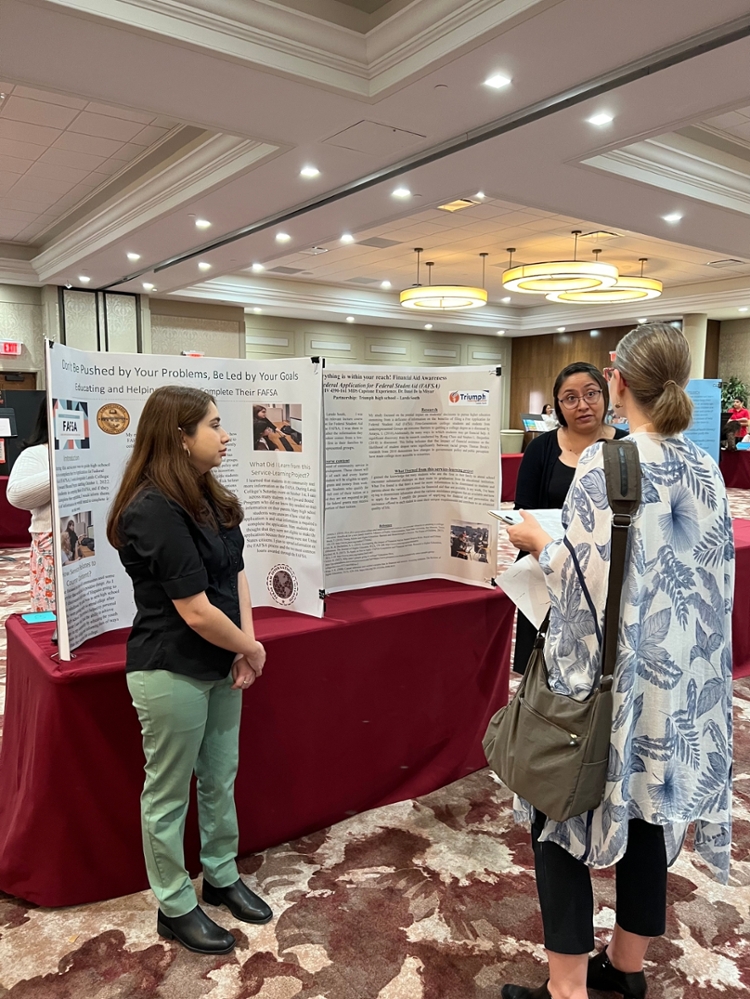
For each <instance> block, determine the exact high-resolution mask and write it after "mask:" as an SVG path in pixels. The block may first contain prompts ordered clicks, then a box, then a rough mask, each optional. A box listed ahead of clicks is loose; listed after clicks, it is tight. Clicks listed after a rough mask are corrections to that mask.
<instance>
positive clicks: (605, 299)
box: [547, 250, 664, 305]
mask: <svg viewBox="0 0 750 999" xmlns="http://www.w3.org/2000/svg"><path fill="white" fill-rule="evenodd" d="M600 252H601V250H594V253H595V254H597V259H598V254H599V253H600ZM647 262H648V257H641V258H640V259H639V263H640V265H641V273H640V276H639V277H618V279H617V281H616V282H615V284H614V285H613V286H612V287H611V288H594V289H589V290H587V291H558V292H552V293H550V294H549V295H547V301H549V302H572V303H574V304H578V305H607V304H609V303H613V302H614V303H617V302H645V301H646V300H647V299H650V298H658V297H659V296H660V295H661V293H662V291H663V290H664V285H663V284H662V283H661V281H657V279H656V278H647V277H644V276H643V265H644V264H645V263H647Z"/></svg>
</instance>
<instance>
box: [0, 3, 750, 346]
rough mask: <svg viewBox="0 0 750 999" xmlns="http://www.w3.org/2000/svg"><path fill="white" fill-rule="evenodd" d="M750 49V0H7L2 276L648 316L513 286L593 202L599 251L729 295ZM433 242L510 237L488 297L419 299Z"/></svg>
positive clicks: (702, 301)
mask: <svg viewBox="0 0 750 999" xmlns="http://www.w3.org/2000/svg"><path fill="white" fill-rule="evenodd" d="M81 15H83V16H81ZM352 18H354V20H352ZM355 22H356V23H355ZM134 27H135V28H137V30H135V31H134V30H132V29H133V28H134ZM562 39H564V45H562V44H561V40H562ZM613 40H614V41H613ZM60 52H65V55H66V57H65V59H60V58H59V54H60ZM749 60H750V13H749V12H748V9H747V3H746V0H723V2H722V4H713V5H707V4H705V3H704V2H702V0H660V2H659V3H658V4H657V5H654V4H653V0H629V2H628V3H627V4H622V3H621V0H598V2H597V4H596V5H592V4H591V2H590V0H498V2H496V3H493V4H484V5H482V7H481V10H478V9H477V5H476V3H475V2H471V0H412V2H410V3H406V2H403V3H402V2H400V0H389V2H387V3H381V2H379V0H351V2H348V3H345V2H342V0H310V2H309V3H307V2H302V0H285V2H282V0H274V2H272V3H268V2H266V0H247V2H246V3H244V4H243V5H242V8H241V10H240V9H239V8H237V5H235V4H232V3H231V2H230V0H201V2H200V3H198V2H197V0H196V2H195V3H192V4H191V3H184V4H182V5H181V6H180V7H179V8H177V7H176V6H175V5H173V4H171V3H169V2H167V0H142V2H140V3H139V5H138V8H137V11H136V9H135V8H134V7H133V6H132V5H131V4H130V3H128V2H127V0H111V2H110V3H109V4H108V6H107V9H106V12H104V10H103V9H102V8H101V7H100V5H97V4H96V3H95V2H94V0H46V2H45V3H43V4H39V3H36V2H33V0H5V2H4V14H3V32H2V35H0V65H2V67H3V70H2V72H3V74H4V76H5V77H6V80H7V82H2V83H0V92H1V93H3V94H4V95H5V96H4V97H2V98H0V166H2V167H3V170H2V172H1V173H0V280H2V281H14V282H17V283H26V284H64V283H67V282H71V283H74V284H77V283H81V279H82V278H88V279H89V283H88V287H99V288H104V287H111V288H114V289H121V290H127V291H136V292H143V291H146V292H150V293H154V294H158V295H159V296H166V295H173V296H176V297H179V298H184V299H198V300H203V301H212V302H228V303H230V302H231V303H232V304H238V303H240V304H243V305H245V307H246V308H248V309H249V310H253V309H262V310H263V312H264V314H268V313H270V314H277V315H293V316H300V317H309V318H326V319H337V320H338V321H342V320H344V319H346V317H347V316H350V315H353V316H354V317H355V318H356V319H357V321H358V322H365V323H366V322H372V323H379V324H383V323H386V324H398V325H401V326H404V327H409V326H413V327H414V328H422V327H423V326H424V324H425V320H426V319H427V320H431V322H432V324H433V325H434V327H435V328H436V329H445V330H461V329H467V328H471V329H473V330H475V331H483V330H484V331H485V332H487V333H488V334H492V335H494V334H495V333H496V331H497V329H498V328H502V329H505V330H506V331H507V333H508V335H514V334H520V333H523V334H527V333H536V332H548V331H549V330H550V329H556V328H557V327H558V326H559V325H563V324H564V325H566V326H567V328H568V329H571V328H575V327H576V325H578V326H581V325H591V324H595V325H597V326H601V325H606V324H608V323H611V324H614V323H618V324H619V323H620V322H623V321H630V320H631V319H632V318H634V317H633V315H632V312H633V306H632V305H631V306H622V305H612V306H606V307H604V306H596V307H592V306H578V305H563V304H556V303H549V302H546V301H545V300H544V298H536V297H531V296H522V295H517V294H516V295H511V296H508V294H507V292H506V291H505V290H504V289H503V287H502V281H501V277H502V271H503V269H504V268H505V267H506V266H507V261H508V254H507V252H506V251H507V248H508V247H510V246H513V247H515V255H514V262H518V263H523V262H527V263H528V262H534V261H543V260H551V259H552V260H554V259H569V258H570V253H571V247H572V244H571V236H570V232H571V230H573V229H581V230H582V232H583V234H584V235H583V236H582V238H581V240H580V241H579V259H581V258H588V259H592V254H593V251H594V250H595V249H600V250H601V251H602V252H601V255H600V257H599V259H600V261H602V262H605V263H611V264H613V265H615V266H616V267H617V268H618V270H619V272H620V274H621V275H628V274H629V275H635V274H638V273H639V269H640V265H639V259H641V258H644V257H645V258H647V263H646V264H645V270H644V274H645V275H646V276H648V277H652V278H656V279H658V280H660V281H662V282H663V283H664V287H665V291H664V294H663V295H662V297H661V298H659V299H656V300H654V302H652V303H649V311H650V313H651V314H652V315H661V316H664V317H665V318H673V317H675V316H679V315H682V314H683V313H686V312H707V313H708V314H709V315H711V316H713V317H715V318H729V317H730V316H735V315H736V313H737V309H738V308H740V307H743V302H744V301H748V302H749V303H750V227H748V225H747V215H748V214H749V213H750V83H748V82H747V81H746V73H745V71H744V70H745V67H746V66H747V64H748V61H749ZM457 200H465V201H466V202H467V204H466V205H465V206H463V207H460V208H458V210H455V211H446V210H443V209H441V208H440V207H439V206H441V205H446V204H448V203H450V202H455V201H457ZM588 233H596V235H592V236H587V235H586V234H588ZM345 236H349V237H350V238H349V239H348V240H347V239H345V238H344V239H342V237H345ZM284 237H286V238H284ZM416 246H420V247H422V248H423V249H424V253H423V255H422V260H423V261H431V262H433V263H434V267H433V268H432V280H433V283H435V284H438V283H440V284H451V285H453V284H467V285H473V286H476V285H477V284H479V283H480V278H481V273H482V270H481V260H480V257H479V254H480V253H488V254H489V257H488V258H487V267H486V288H487V291H488V295H489V303H488V305H487V306H486V307H485V308H481V309H476V310H472V312H471V315H464V316H458V315H451V316H447V315H439V316H436V317H435V318H434V319H432V317H430V316H427V317H425V316H421V315H418V316H416V317H412V316H407V315H405V314H404V310H402V309H400V307H399V305H398V292H399V291H400V290H401V289H403V288H406V287H409V286H410V285H411V284H413V283H414V281H415V273H414V268H415V260H414V247H416ZM253 264H255V267H253V266H252V265H253ZM421 280H422V282H423V283H424V282H425V281H426V274H425V272H424V271H423V273H422V275H421ZM386 282H390V286H388V285H387V284H386ZM509 297H510V301H508V298H509Z"/></svg>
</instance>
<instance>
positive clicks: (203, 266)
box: [198, 260, 211, 271]
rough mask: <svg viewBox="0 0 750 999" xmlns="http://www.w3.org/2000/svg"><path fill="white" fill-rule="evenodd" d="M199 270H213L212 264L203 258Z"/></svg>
mask: <svg viewBox="0 0 750 999" xmlns="http://www.w3.org/2000/svg"><path fill="white" fill-rule="evenodd" d="M198 270H201V271H210V270H211V264H209V263H207V262H206V261H205V260H201V262H200V263H199V264H198Z"/></svg>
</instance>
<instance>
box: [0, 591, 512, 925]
mask: <svg viewBox="0 0 750 999" xmlns="http://www.w3.org/2000/svg"><path fill="white" fill-rule="evenodd" d="M327 611H328V613H327V616H326V618H325V619H324V620H322V621H321V620H318V619H316V618H311V617H305V616H303V615H299V614H290V613H285V612H283V611H279V610H273V609H266V608H261V609H259V610H257V611H256V620H257V633H258V637H259V639H260V640H261V641H262V642H263V643H264V644H265V646H266V649H267V651H268V662H267V666H266V669H265V671H264V673H263V678H262V680H261V681H260V682H258V683H257V684H255V685H254V686H253V687H252V688H251V689H250V690H248V691H247V693H245V694H238V696H242V697H243V698H244V703H243V716H242V729H241V737H240V738H241V755H240V770H239V775H238V778H237V785H236V797H237V805H238V813H239V821H240V852H241V853H242V854H245V853H249V852H252V851H255V850H260V849H262V848H264V847H267V846H269V845H272V844H276V843H281V842H284V841H286V840H289V839H292V838H294V837H297V836H301V835H303V834H306V833H309V832H312V831H313V830H316V829H320V828H322V827H324V826H327V825H329V824H331V823H333V822H336V821H339V820H340V819H343V818H345V817H346V816H349V815H354V814H356V813H358V812H361V811H364V810H366V809H369V808H374V807H376V806H378V805H383V804H387V803H389V802H393V801H399V800H402V799H405V798H410V797H414V796H417V795H420V794H425V793H427V792H428V791H431V790H434V789H435V788H437V787H440V786H442V785H444V784H447V783H449V782H450V781H453V780H456V779H457V778H459V777H462V776H463V775H465V774H467V773H469V772H471V771H474V770H476V769H478V768H479V767H482V766H484V765H485V761H484V755H483V753H482V748H481V742H480V740H481V736H482V734H483V733H484V730H485V727H486V723H487V721H488V719H489V717H490V715H491V714H492V713H493V712H494V711H496V710H497V708H498V707H500V706H501V705H502V704H504V703H506V701H507V696H508V676H509V660H510V637H511V625H512V618H513V606H512V604H511V602H510V601H509V600H508V598H507V597H506V596H505V595H504V594H503V593H502V592H501V591H500V590H486V589H480V588H477V587H473V586H463V585H461V584H458V583H450V582H446V581H444V580H431V581H428V582H420V583H416V584H408V583H407V584H399V585H396V586H388V587H378V588H376V589H366V590H358V591H353V592H349V593H339V594H335V595H332V596H331V597H329V598H328V601H327ZM7 630H8V676H7V694H6V705H5V728H4V733H3V743H2V752H1V753H0V889H1V890H3V891H6V892H9V893H10V894H13V895H18V896H20V897H22V898H25V899H28V900H30V901H32V902H37V903H39V904H41V905H51V906H58V905H72V904H76V903H80V902H91V901H95V900H97V899H104V898H111V897H114V896H117V895H124V894H127V893H130V892H134V891H138V890H140V889H142V888H145V887H146V886H147V882H146V874H145V868H144V864H143V857H142V854H141V835H140V821H139V803H138V799H139V795H140V791H141V787H142V784H143V755H142V750H141V740H140V732H139V726H138V722H137V718H136V714H135V711H134V709H133V707H132V704H131V703H130V698H129V695H128V691H127V687H126V684H125V673H124V669H123V665H124V654H125V647H124V642H125V638H126V635H127V632H126V631H119V632H111V633H110V634H108V635H102V636H100V637H99V638H97V639H94V640H92V641H90V642H87V643H86V645H85V646H84V647H82V648H81V649H78V650H77V652H76V659H75V660H73V661H72V662H70V663H58V662H57V661H56V660H52V659H50V656H51V655H52V654H53V653H54V651H55V649H54V646H52V645H51V644H50V641H49V640H50V636H51V632H52V626H50V625H27V624H25V623H24V622H23V621H22V620H21V618H20V617H17V616H13V617H11V618H10V619H9V620H8V624H7ZM186 854H187V857H188V863H189V867H190V870H191V871H192V872H196V873H197V870H198V845H197V825H196V818H195V814H194V811H192V812H191V814H190V815H189V816H188V832H187V835H186Z"/></svg>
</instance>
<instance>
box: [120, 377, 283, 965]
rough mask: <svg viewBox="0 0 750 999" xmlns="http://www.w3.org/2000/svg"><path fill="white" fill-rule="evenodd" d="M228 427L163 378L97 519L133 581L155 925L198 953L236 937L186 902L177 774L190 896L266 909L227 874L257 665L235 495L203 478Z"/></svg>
mask: <svg viewBox="0 0 750 999" xmlns="http://www.w3.org/2000/svg"><path fill="white" fill-rule="evenodd" d="M228 442H229V435H228V434H227V433H226V431H225V430H224V429H223V428H222V426H221V421H220V417H219V413H218V410H217V408H216V404H215V402H214V400H213V398H212V397H211V396H210V395H208V394H207V393H206V392H202V391H200V390H199V389H193V388H187V387H182V386H178V385H167V386H164V387H162V388H159V389H157V390H156V391H155V392H154V393H153V395H151V396H150V398H149V400H148V402H147V403H146V405H145V406H144V409H143V414H142V415H141V419H140V422H139V424H138V433H137V435H136V441H135V446H134V449H133V454H132V456H131V458H130V460H129V461H128V464H127V466H126V468H125V473H124V475H123V479H122V483H121V485H120V488H119V491H118V493H117V496H116V497H115V501H114V504H113V506H112V510H111V512H110V516H109V521H108V524H107V537H108V538H109V540H110V542H111V544H113V545H114V546H115V547H116V548H117V549H118V551H119V554H120V560H121V561H122V564H123V565H124V567H125V569H126V571H127V573H128V575H129V576H130V578H131V579H132V581H133V590H134V596H135V603H136V608H137V613H136V617H135V621H134V622H133V629H132V631H131V634H130V638H129V639H128V647H127V663H126V673H127V682H128V688H129V690H130V693H131V696H132V698H133V704H134V705H135V708H136V710H137V712H138V717H139V720H140V722H141V728H142V730H143V749H144V754H145V756H146V780H145V785H144V788H143V794H142V796H141V822H142V831H143V847H144V854H145V859H146V869H147V872H148V878H149V883H150V885H151V888H152V890H153V892H154V894H155V895H156V897H157V899H158V901H159V914H158V919H157V931H158V933H159V934H160V935H161V936H163V937H166V938H167V939H175V940H178V941H179V942H180V943H182V944H183V945H184V946H185V947H187V948H188V949H189V950H193V951H197V952H198V953H209V954H225V953H228V952H229V951H230V950H232V948H233V947H234V945H235V938H234V936H233V935H232V934H231V933H228V932H227V931H226V930H224V929H223V928H222V927H221V926H219V925H218V924H217V923H215V922H214V921H213V920H212V919H210V918H209V917H208V916H207V915H206V913H205V912H204V911H203V910H202V909H201V907H200V906H199V905H198V899H197V896H196V893H195V889H194V888H193V886H192V883H191V881H190V876H189V874H188V872H187V870H186V869H185V861H184V851H183V836H184V830H185V815H186V813H187V807H188V797H189V792H190V781H191V778H192V775H193V773H195V775H196V778H197V790H198V819H199V825H200V835H201V863H202V865H203V890H202V895H203V900H204V902H207V903H208V904H210V905H215V906H219V905H226V906H227V908H228V909H229V910H230V912H231V913H232V915H234V916H235V917H236V918H237V919H241V920H243V921H245V922H249V923H265V922H268V920H269V919H271V918H272V912H271V910H270V908H269V907H268V906H267V905H266V903H265V902H264V901H263V900H262V899H260V898H259V897H258V896H257V895H256V894H255V893H254V892H252V891H251V890H250V889H249V888H248V887H247V886H246V885H245V884H244V883H243V881H242V880H241V879H240V876H239V872H238V870H237V864H236V855H237V846H238V830H237V814H236V809H235V804H234V779H235V775H236V772H237V763H238V754H239V724H240V712H241V707H242V697H241V692H242V690H244V689H247V688H248V687H249V686H250V685H251V684H252V683H253V682H254V681H255V680H256V679H257V677H259V676H260V675H261V673H262V671H263V665H264V662H265V658H266V653H265V650H264V648H263V646H262V645H261V643H260V642H258V641H256V639H255V633H254V630H253V619H252V607H251V603H250V592H249V589H248V585H247V578H246V576H245V573H244V563H243V560H242V548H243V538H242V532H241V531H240V528H239V524H240V522H241V520H242V508H241V507H240V503H239V500H238V499H237V497H236V496H234V495H233V494H232V493H230V492H229V491H228V490H226V489H225V488H224V487H223V486H222V485H221V484H220V483H219V482H218V480H217V479H216V478H215V477H214V475H213V471H212V470H213V469H214V468H218V466H219V465H220V464H221V462H222V459H223V457H224V455H225V454H226V450H227V443H228Z"/></svg>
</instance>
